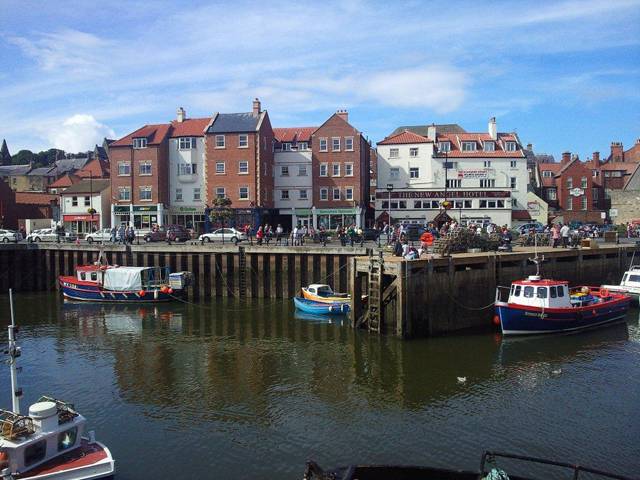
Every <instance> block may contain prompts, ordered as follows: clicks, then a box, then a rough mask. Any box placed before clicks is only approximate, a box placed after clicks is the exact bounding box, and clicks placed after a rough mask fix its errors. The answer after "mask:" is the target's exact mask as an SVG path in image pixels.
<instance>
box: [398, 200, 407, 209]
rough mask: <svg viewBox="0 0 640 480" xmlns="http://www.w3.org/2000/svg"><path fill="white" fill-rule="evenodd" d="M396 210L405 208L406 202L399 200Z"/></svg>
mask: <svg viewBox="0 0 640 480" xmlns="http://www.w3.org/2000/svg"><path fill="white" fill-rule="evenodd" d="M398 208H407V201H406V200H400V201H399V202H398Z"/></svg>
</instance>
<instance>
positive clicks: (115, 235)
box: [110, 226, 118, 243]
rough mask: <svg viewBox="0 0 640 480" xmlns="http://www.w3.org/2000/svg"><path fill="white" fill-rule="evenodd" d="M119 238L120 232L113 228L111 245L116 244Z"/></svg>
mask: <svg viewBox="0 0 640 480" xmlns="http://www.w3.org/2000/svg"><path fill="white" fill-rule="evenodd" d="M117 236H118V230H117V229H116V227H115V226H113V227H111V238H110V240H111V243H116V238H117Z"/></svg>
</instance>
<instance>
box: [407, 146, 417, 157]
mask: <svg viewBox="0 0 640 480" xmlns="http://www.w3.org/2000/svg"><path fill="white" fill-rule="evenodd" d="M409 156H410V157H417V156H418V147H412V148H410V149H409Z"/></svg>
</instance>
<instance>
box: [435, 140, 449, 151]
mask: <svg viewBox="0 0 640 480" xmlns="http://www.w3.org/2000/svg"><path fill="white" fill-rule="evenodd" d="M438 150H440V151H441V152H450V151H451V142H439V143H438Z"/></svg>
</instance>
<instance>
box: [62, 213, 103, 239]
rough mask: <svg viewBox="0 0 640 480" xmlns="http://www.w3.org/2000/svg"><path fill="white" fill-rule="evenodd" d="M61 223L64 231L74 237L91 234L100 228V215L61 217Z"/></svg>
mask: <svg viewBox="0 0 640 480" xmlns="http://www.w3.org/2000/svg"><path fill="white" fill-rule="evenodd" d="M62 222H63V225H64V228H65V230H67V231H71V232H73V233H75V234H76V235H79V234H85V233H91V232H93V231H95V230H98V229H99V228H100V214H97V213H94V214H93V215H91V214H81V215H63V216H62Z"/></svg>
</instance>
